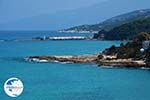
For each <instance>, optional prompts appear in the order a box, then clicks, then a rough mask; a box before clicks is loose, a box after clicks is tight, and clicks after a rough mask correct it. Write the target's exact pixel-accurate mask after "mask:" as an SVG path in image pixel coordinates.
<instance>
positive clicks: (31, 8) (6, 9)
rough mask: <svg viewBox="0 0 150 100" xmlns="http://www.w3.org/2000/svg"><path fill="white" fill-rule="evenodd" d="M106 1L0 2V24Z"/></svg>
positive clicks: (17, 0)
mask: <svg viewBox="0 0 150 100" xmlns="http://www.w3.org/2000/svg"><path fill="white" fill-rule="evenodd" d="M102 1H106V0H0V13H1V14H0V23H2V22H9V21H13V20H17V19H21V18H26V17H31V16H36V15H40V14H43V13H53V12H56V11H62V10H71V9H76V8H81V7H85V6H90V5H93V4H96V3H99V2H102Z"/></svg>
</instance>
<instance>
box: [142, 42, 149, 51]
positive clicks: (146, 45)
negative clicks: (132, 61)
mask: <svg viewBox="0 0 150 100" xmlns="http://www.w3.org/2000/svg"><path fill="white" fill-rule="evenodd" d="M142 46H143V49H144V50H146V49H148V48H149V47H150V41H143V44H142Z"/></svg>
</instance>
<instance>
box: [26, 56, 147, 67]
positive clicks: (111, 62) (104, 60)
mask: <svg viewBox="0 0 150 100" xmlns="http://www.w3.org/2000/svg"><path fill="white" fill-rule="evenodd" d="M28 61H31V62H39V63H41V62H42V63H47V62H67V63H96V64H97V65H98V66H111V67H127V68H129V67H133V68H142V67H145V68H149V66H147V64H146V63H145V61H144V60H133V59H116V58H115V57H114V56H113V57H110V56H106V55H101V58H100V56H99V55H84V56H31V57H28Z"/></svg>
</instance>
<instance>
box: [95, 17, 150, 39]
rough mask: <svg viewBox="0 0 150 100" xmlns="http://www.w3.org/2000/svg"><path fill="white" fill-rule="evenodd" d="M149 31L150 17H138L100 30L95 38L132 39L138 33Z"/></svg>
mask: <svg viewBox="0 0 150 100" xmlns="http://www.w3.org/2000/svg"><path fill="white" fill-rule="evenodd" d="M141 32H148V33H150V17H149V18H145V17H144V18H143V19H141V18H140V19H138V20H135V21H132V22H129V23H126V24H123V25H120V26H118V27H115V28H113V29H111V30H110V31H104V30H102V31H99V33H98V34H95V35H94V38H95V39H102V38H103V39H105V40H132V39H133V38H134V37H135V36H136V35H137V34H138V33H141ZM102 36H103V37H102Z"/></svg>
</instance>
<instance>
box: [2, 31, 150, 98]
mask: <svg viewBox="0 0 150 100" xmlns="http://www.w3.org/2000/svg"><path fill="white" fill-rule="evenodd" d="M19 33H20V32H15V33H14V32H13V33H10V32H7V33H5V34H4V33H3V32H1V33H0V39H2V40H3V39H7V40H12V39H21V40H22V39H24V38H26V39H29V38H31V37H33V36H42V35H43V34H44V35H52V34H51V33H45V32H43V33H41V32H38V33H36V32H35V33H33V32H29V33H30V34H29V33H26V32H21V33H20V34H19ZM56 34H57V35H59V33H55V35H56ZM61 35H64V34H61ZM72 35H79V34H72ZM113 44H115V45H119V44H120V42H117V41H5V42H4V41H1V42H0V99H1V100H13V99H14V98H10V97H8V96H7V95H6V94H5V93H4V91H3V84H4V82H5V81H6V80H7V79H8V78H10V77H18V78H20V79H21V80H22V81H23V83H24V87H25V88H24V92H23V93H22V95H21V96H19V97H17V98H15V99H14V100H150V94H149V93H150V71H149V70H139V69H103V68H100V67H97V65H95V64H60V63H29V62H25V61H24V60H23V59H22V58H24V57H27V56H31V55H79V54H94V53H97V52H100V51H102V50H104V49H105V48H106V47H109V46H111V45H113Z"/></svg>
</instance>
